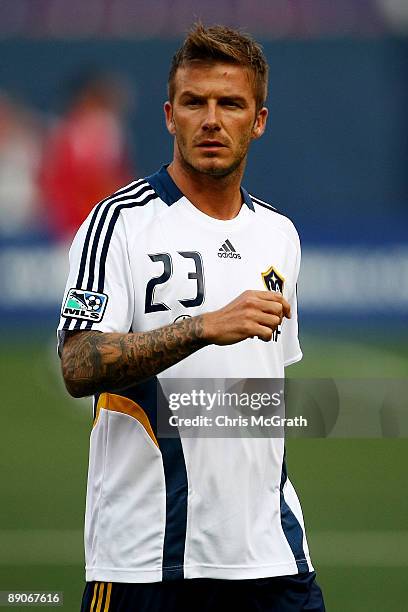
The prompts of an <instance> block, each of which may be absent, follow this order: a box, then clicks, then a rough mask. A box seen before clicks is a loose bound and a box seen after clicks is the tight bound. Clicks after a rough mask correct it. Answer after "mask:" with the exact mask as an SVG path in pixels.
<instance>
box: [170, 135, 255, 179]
mask: <svg viewBox="0 0 408 612" xmlns="http://www.w3.org/2000/svg"><path fill="white" fill-rule="evenodd" d="M250 142H251V141H250V139H249V138H243V139H242V140H241V141H240V146H239V149H238V152H237V154H236V155H235V156H234V159H233V160H232V162H231V163H230V164H229V165H228V166H219V165H218V163H217V162H215V163H214V164H208V163H206V162H204V163H200V161H198V162H195V161H194V160H193V159H192V156H190V155H188V150H187V146H186V143H185V141H184V140H183V139H182V138H181V139H179V138H178V139H177V149H178V153H179V157H180V162H181V164H182V165H183V166H184V168H185V170H186V171H187V172H192V173H194V174H204V175H205V176H212V177H214V178H225V177H228V176H230V175H232V174H234V173H235V172H236V171H237V170H241V168H243V166H244V165H245V161H246V157H247V154H248V149H249V145H250ZM210 159H211V158H210Z"/></svg>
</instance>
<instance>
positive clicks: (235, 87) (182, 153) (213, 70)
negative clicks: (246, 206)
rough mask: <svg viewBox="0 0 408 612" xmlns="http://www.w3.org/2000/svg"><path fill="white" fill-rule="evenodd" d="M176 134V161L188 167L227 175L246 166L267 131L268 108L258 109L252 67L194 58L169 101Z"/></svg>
mask: <svg viewBox="0 0 408 612" xmlns="http://www.w3.org/2000/svg"><path fill="white" fill-rule="evenodd" d="M164 111H165V115H166V124H167V129H168V130H169V132H170V134H172V135H173V136H175V151H174V156H175V161H177V162H180V163H181V164H182V165H183V166H184V168H185V169H187V170H190V171H191V170H193V171H195V172H199V173H202V174H207V175H211V176H227V175H228V174H231V173H232V172H234V170H236V169H237V168H241V167H242V168H243V167H244V164H245V159H246V155H247V152H248V148H249V145H250V143H251V141H252V140H254V139H256V138H259V137H260V136H262V134H263V133H264V131H265V125H266V117H267V115H268V111H267V109H266V108H262V109H261V110H260V111H258V112H257V111H256V103H255V94H254V91H253V86H252V83H251V81H250V79H249V75H248V71H247V70H246V69H245V68H242V67H241V66H238V65H235V64H224V63H212V64H207V63H203V62H192V63H191V64H188V65H187V66H185V67H182V68H179V69H178V70H177V72H176V75H175V94H174V99H173V101H172V103H170V102H166V103H165V105H164Z"/></svg>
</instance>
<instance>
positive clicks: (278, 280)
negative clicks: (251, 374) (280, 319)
mask: <svg viewBox="0 0 408 612" xmlns="http://www.w3.org/2000/svg"><path fill="white" fill-rule="evenodd" d="M261 274H262V280H263V282H264V285H265V287H266V288H267V289H268V291H278V292H279V293H282V295H283V285H284V284H285V279H284V277H283V276H282V274H280V273H279V272H278V271H277V269H276V268H274V266H271V267H270V268H268V269H267V270H266V272H262V273H261ZM279 327H280V326H278V327H277V328H276V329H275V331H274V332H273V334H272V340H274V341H275V342H277V341H278V338H279V335H280V333H281V331H280V329H279Z"/></svg>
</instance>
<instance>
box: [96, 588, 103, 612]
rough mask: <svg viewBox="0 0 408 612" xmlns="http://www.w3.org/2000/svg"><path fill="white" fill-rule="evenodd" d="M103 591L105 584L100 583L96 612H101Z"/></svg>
mask: <svg viewBox="0 0 408 612" xmlns="http://www.w3.org/2000/svg"><path fill="white" fill-rule="evenodd" d="M104 589H105V583H104V582H101V585H100V588H99V597H98V605H97V607H96V612H101V606H102V600H103V591H104Z"/></svg>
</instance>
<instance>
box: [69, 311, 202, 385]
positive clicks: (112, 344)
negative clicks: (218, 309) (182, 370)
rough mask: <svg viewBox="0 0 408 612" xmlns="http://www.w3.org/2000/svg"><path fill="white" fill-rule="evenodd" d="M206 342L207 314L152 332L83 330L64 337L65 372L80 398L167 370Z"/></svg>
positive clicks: (133, 382)
mask: <svg viewBox="0 0 408 612" xmlns="http://www.w3.org/2000/svg"><path fill="white" fill-rule="evenodd" d="M205 345H206V342H205V340H204V338H203V319H202V316H198V317H193V318H191V319H185V320H183V321H180V322H178V323H173V324H172V325H168V326H166V327H161V328H159V329H155V330H153V331H150V332H140V333H130V334H117V333H101V332H97V331H88V332H86V331H84V332H78V333H76V334H75V335H74V336H71V337H68V338H67V340H66V342H65V346H64V350H63V356H62V372H63V376H64V380H65V383H66V385H67V388H68V390H69V392H70V393H71V394H72V395H74V396H75V397H82V396H85V395H93V394H94V393H98V392H102V391H115V390H119V389H124V388H126V387H129V386H130V385H132V384H135V383H137V382H139V381H141V380H144V379H146V378H149V377H150V376H154V375H156V374H158V373H159V372H162V371H163V370H165V369H166V368H168V367H170V366H172V365H174V364H175V363H178V362H179V361H181V360H182V359H184V358H185V357H187V356H188V355H191V354H192V353H194V352H195V351H197V350H198V349H200V348H201V347H203V346H205Z"/></svg>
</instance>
